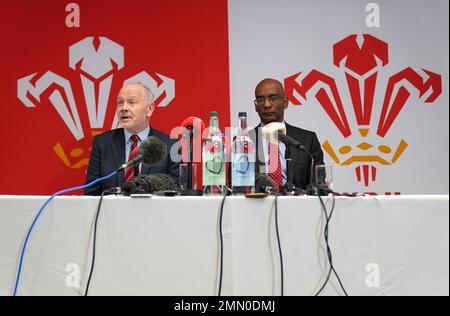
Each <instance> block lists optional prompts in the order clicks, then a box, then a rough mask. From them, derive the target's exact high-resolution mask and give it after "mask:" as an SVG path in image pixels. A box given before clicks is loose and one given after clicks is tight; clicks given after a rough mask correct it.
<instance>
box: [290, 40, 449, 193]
mask: <svg viewBox="0 0 450 316" xmlns="http://www.w3.org/2000/svg"><path fill="white" fill-rule="evenodd" d="M333 63H334V65H335V66H336V67H338V68H340V69H341V70H342V71H343V72H344V73H345V78H346V81H347V87H348V92H349V94H350V97H351V103H352V108H353V113H346V112H345V109H344V108H345V107H344V105H343V103H342V101H341V93H342V92H341V91H339V89H338V86H337V84H336V80H335V79H334V78H332V77H330V76H328V75H326V74H324V73H322V72H320V71H318V70H315V69H313V70H312V71H310V72H308V73H302V72H300V73H297V74H295V75H293V76H290V77H288V78H286V79H285V80H284V81H285V87H286V94H287V96H288V98H289V100H290V101H291V102H292V103H293V104H294V105H301V104H302V102H305V101H307V97H308V95H309V94H312V93H314V96H315V98H316V99H317V101H318V102H319V103H320V105H321V106H322V108H323V110H324V111H325V113H326V114H327V115H328V117H329V118H330V119H331V121H332V122H333V124H334V125H335V126H336V128H337V129H338V130H339V132H340V134H341V135H342V137H343V143H342V144H340V145H339V146H336V144H332V143H331V142H330V141H329V140H325V142H324V143H323V144H322V147H323V149H324V150H325V152H326V153H327V154H328V155H329V156H330V158H331V159H332V160H333V161H334V162H335V163H336V164H338V165H340V166H349V167H350V166H352V167H353V168H354V170H355V176H356V179H357V181H358V182H362V183H363V184H364V186H365V187H368V186H369V184H370V183H371V182H374V181H376V180H377V170H378V168H379V167H380V166H390V165H394V164H395V163H396V162H397V161H398V159H399V158H400V157H401V156H402V155H403V154H404V152H405V151H406V149H407V147H408V143H407V141H406V140H405V139H398V140H397V145H396V146H387V145H386V144H384V143H383V139H384V138H385V136H386V135H387V134H388V133H389V130H390V129H391V127H392V126H393V124H395V122H396V121H397V119H398V118H399V117H398V116H399V113H400V111H401V110H402V109H403V107H404V106H405V105H406V104H407V103H408V100H409V99H410V97H411V95H412V94H413V93H417V92H418V95H419V99H420V100H421V102H425V103H433V102H434V101H435V100H436V99H437V98H438V97H439V96H440V95H441V93H442V78H441V75H439V74H436V73H433V72H431V71H428V70H425V69H422V70H419V71H416V70H414V69H413V68H411V67H408V68H406V69H403V70H401V71H399V72H398V73H396V74H393V75H391V76H390V77H389V79H388V82H387V86H386V90H385V92H384V100H383V103H382V105H381V106H380V105H379V104H375V102H374V96H375V88H376V86H377V85H380V82H378V81H379V73H380V72H381V71H383V68H384V67H385V66H386V65H387V64H388V63H389V57H388V44H387V43H386V42H383V41H382V40H380V39H378V38H376V37H373V36H371V35H368V34H365V35H363V37H362V41H359V38H358V36H357V35H356V34H354V35H350V36H348V37H346V38H344V39H343V40H341V41H340V42H338V43H336V44H334V45H333ZM375 111H381V112H380V116H379V117H380V118H379V121H378V122H372V116H373V113H374V112H375ZM348 115H354V116H355V119H356V124H357V125H356V126H350V124H349V121H348ZM371 127H373V129H375V128H376V135H377V136H378V137H377V139H379V141H380V143H377V144H374V143H373V142H370V141H368V140H367V137H368V135H369V134H370V133H371V132H372V131H371ZM355 132H357V133H359V135H358V137H359V139H360V141H359V142H357V143H352V144H350V143H348V142H346V139H348V138H349V136H351V135H353V133H355Z"/></svg>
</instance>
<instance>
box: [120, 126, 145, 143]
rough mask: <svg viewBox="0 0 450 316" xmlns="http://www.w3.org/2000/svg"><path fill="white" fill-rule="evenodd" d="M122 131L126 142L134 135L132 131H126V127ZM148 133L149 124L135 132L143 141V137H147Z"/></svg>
mask: <svg viewBox="0 0 450 316" xmlns="http://www.w3.org/2000/svg"><path fill="white" fill-rule="evenodd" d="M124 133H125V142H126V143H128V142H129V141H130V137H131V136H133V135H135V134H133V133H131V132H130V131H128V130H127V129H124ZM149 133H150V125H149V126H147V128H146V129H144V130H143V131H141V132H139V133H137V134H136V135H137V136H138V137H139V139H140V140H141V141H143V140H144V139H146V138H147V137H148V134H149Z"/></svg>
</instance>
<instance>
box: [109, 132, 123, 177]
mask: <svg viewBox="0 0 450 316" xmlns="http://www.w3.org/2000/svg"><path fill="white" fill-rule="evenodd" d="M111 147H112V153H113V159H114V165H115V166H116V167H117V168H118V167H119V166H121V165H123V164H124V163H125V134H124V132H123V129H118V130H117V132H116V133H114V135H113V141H112V144H111ZM123 178H124V172H123V171H121V172H119V173H118V174H117V180H118V181H117V182H118V183H117V185H118V186H120V185H121V184H122V183H123V181H124V179H123Z"/></svg>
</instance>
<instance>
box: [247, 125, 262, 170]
mask: <svg viewBox="0 0 450 316" xmlns="http://www.w3.org/2000/svg"><path fill="white" fill-rule="evenodd" d="M260 127H261V125H258V126H257V127H256V128H255V129H253V130H252V131H251V133H250V135H249V136H250V139H251V140H252V141H253V144H254V145H255V146H256V148H255V149H256V151H255V152H256V165H255V171H256V173H264V172H265V156H264V147H263V140H262V135H261V129H260ZM261 158H262V159H261ZM261 166H262V167H263V168H261Z"/></svg>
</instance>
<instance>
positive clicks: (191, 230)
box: [0, 195, 449, 296]
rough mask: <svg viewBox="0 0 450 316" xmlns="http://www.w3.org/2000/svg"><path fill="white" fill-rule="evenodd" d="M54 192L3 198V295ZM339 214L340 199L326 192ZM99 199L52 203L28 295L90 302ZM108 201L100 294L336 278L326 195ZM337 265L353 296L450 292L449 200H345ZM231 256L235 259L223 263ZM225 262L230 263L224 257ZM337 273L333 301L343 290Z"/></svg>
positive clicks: (261, 291) (245, 291)
mask: <svg viewBox="0 0 450 316" xmlns="http://www.w3.org/2000/svg"><path fill="white" fill-rule="evenodd" d="M47 198H48V197H44V196H0V296H6V295H11V294H12V291H13V288H14V283H15V279H16V275H17V266H18V262H19V258H20V252H21V247H22V245H23V243H24V239H25V235H26V232H27V230H28V228H29V227H30V224H31V223H32V221H33V218H34V217H35V215H36V214H37V212H38V210H39V209H40V207H41V206H42V204H43V203H44V202H45V200H46V199H47ZM323 201H324V204H325V207H326V209H327V210H328V212H329V211H330V210H331V207H332V203H333V197H330V196H328V197H323ZM98 202H99V197H81V196H63V197H57V198H55V199H54V200H53V201H51V202H50V203H49V205H48V207H47V208H46V209H45V210H44V212H43V213H42V215H41V217H40V218H39V220H38V221H37V223H36V226H35V228H34V230H33V232H32V234H31V236H30V239H29V242H28V246H27V251H26V252H25V255H24V257H23V266H22V271H21V278H20V283H19V286H18V292H17V294H18V295H45V296H47V295H58V296H59V295H69V296H78V295H84V292H85V289H86V283H87V279H88V275H89V271H90V267H91V261H92V243H93V231H94V221H95V215H96V210H97V206H98ZM275 202H276V201H275V197H273V196H272V197H267V198H263V199H250V198H245V197H227V199H226V200H225V204H224V208H223V218H222V225H221V227H222V237H223V239H222V241H223V248H221V242H220V241H221V238H220V229H219V228H220V223H221V221H220V219H221V218H220V214H221V212H220V210H221V203H222V197H220V196H219V197H181V196H178V197H159V196H152V197H117V196H106V197H105V198H104V199H103V203H102V207H101V212H100V216H99V219H98V228H97V238H96V257H95V269H94V272H93V275H92V280H91V284H90V289H89V294H90V295H156V296H159V295H170V296H214V295H217V294H218V288H219V283H220V282H219V281H220V276H221V274H220V267H221V262H222V267H223V273H222V287H221V291H222V292H221V294H222V295H224V296H278V295H280V294H281V270H282V271H283V281H284V282H283V288H284V295H288V296H291V295H292V296H294V295H295V296H297V295H307V296H309V295H315V294H316V293H317V292H318V290H319V289H320V287H321V286H322V284H323V283H324V281H325V279H326V277H327V275H328V271H329V263H328V260H327V252H326V244H325V238H324V229H325V224H326V220H325V214H324V210H323V207H322V205H321V202H320V200H319V198H318V197H313V196H300V197H293V196H290V197H279V198H278V201H277V203H278V212H277V213H278V214H277V215H278V216H277V222H278V232H279V241H280V246H281V255H282V261H283V266H282V269H281V260H280V251H279V248H278V239H277V234H276V228H275V227H276V226H275V224H276V217H275V215H276V212H275ZM328 237H329V246H330V249H331V252H332V259H333V266H334V268H335V270H336V272H337V274H338V275H339V277H340V279H341V281H342V285H343V286H344V288H345V290H346V292H347V293H348V294H349V295H355V296H356V295H362V296H375V295H389V296H391V295H449V197H448V195H441V196H361V197H336V198H335V207H334V213H333V217H332V218H331V221H330V223H329V226H328ZM221 249H222V250H223V256H221ZM221 259H222V260H221ZM343 294H344V293H343V290H342V288H341V287H340V285H339V282H338V280H337V278H336V276H335V275H334V274H332V276H331V278H330V280H329V282H328V283H327V285H326V286H325V288H324V290H323V292H322V293H321V295H330V296H335V295H343Z"/></svg>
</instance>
